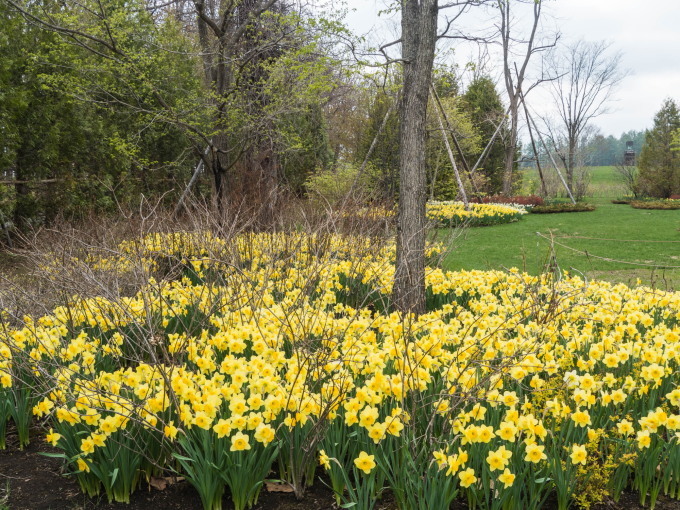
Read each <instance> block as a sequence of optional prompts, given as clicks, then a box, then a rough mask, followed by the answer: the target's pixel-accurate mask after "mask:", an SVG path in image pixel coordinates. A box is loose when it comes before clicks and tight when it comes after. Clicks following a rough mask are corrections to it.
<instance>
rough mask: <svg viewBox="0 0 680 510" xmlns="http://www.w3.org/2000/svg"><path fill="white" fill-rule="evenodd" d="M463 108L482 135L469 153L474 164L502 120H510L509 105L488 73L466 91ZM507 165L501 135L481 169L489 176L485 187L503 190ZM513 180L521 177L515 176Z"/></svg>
mask: <svg viewBox="0 0 680 510" xmlns="http://www.w3.org/2000/svg"><path fill="white" fill-rule="evenodd" d="M462 108H463V110H464V111H465V112H466V113H467V114H468V115H469V116H470V121H471V122H472V124H473V125H474V126H475V129H476V130H477V133H478V135H479V137H480V139H479V144H478V147H477V149H476V150H474V151H469V152H468V153H467V154H466V157H467V158H468V160H469V161H470V162H471V163H470V164H471V165H474V163H475V162H476V161H477V160H478V159H479V157H480V156H481V154H482V151H483V150H484V147H486V146H487V145H488V143H489V141H490V140H491V137H492V136H493V134H494V132H495V131H496V127H497V126H498V123H499V122H503V123H505V122H506V121H505V119H504V117H505V107H504V106H503V103H502V101H501V98H500V96H499V94H498V92H497V91H496V86H495V85H494V83H493V81H492V80H491V79H490V78H489V77H487V76H481V77H479V78H477V79H475V80H474V81H473V82H472V83H471V84H470V86H469V87H468V88H467V90H466V91H465V94H463V103H462ZM504 168H505V147H504V144H503V142H502V137H497V138H496V140H495V142H494V145H493V146H492V147H491V149H490V151H489V154H488V156H487V158H486V160H485V162H484V164H483V165H482V167H481V168H480V169H479V170H478V172H480V173H481V174H482V175H484V176H485V177H486V189H485V190H484V191H486V192H487V193H489V194H492V195H493V194H497V193H500V192H501V191H502V189H503V170H504ZM513 181H518V179H514V178H513Z"/></svg>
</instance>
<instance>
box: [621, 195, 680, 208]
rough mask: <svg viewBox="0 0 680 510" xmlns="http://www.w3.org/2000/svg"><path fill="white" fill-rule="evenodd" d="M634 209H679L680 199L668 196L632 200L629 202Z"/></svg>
mask: <svg viewBox="0 0 680 510" xmlns="http://www.w3.org/2000/svg"><path fill="white" fill-rule="evenodd" d="M630 206H631V207H633V208H634V209H662V210H666V211H671V210H675V209H680V200H678V199H675V198H668V199H663V200H650V201H646V200H634V201H632V202H631V203H630Z"/></svg>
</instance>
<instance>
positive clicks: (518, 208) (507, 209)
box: [427, 201, 527, 228]
mask: <svg viewBox="0 0 680 510" xmlns="http://www.w3.org/2000/svg"><path fill="white" fill-rule="evenodd" d="M526 213H527V209H526V208H525V207H524V206H522V205H517V204H474V203H472V204H470V209H469V210H465V206H464V205H463V203H462V202H434V201H433V202H428V203H427V217H428V218H429V219H430V220H432V221H434V223H435V224H436V225H437V226H439V227H445V228H451V227H457V226H460V225H465V226H471V227H480V226H488V225H498V224H501V223H511V222H513V221H519V219H520V218H521V217H522V216H523V215H525V214H526Z"/></svg>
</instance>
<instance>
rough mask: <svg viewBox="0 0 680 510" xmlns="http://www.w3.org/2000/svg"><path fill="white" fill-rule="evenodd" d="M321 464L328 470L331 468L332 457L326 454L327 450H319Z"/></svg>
mask: <svg viewBox="0 0 680 510" xmlns="http://www.w3.org/2000/svg"><path fill="white" fill-rule="evenodd" d="M319 464H320V465H321V466H323V468H324V469H325V470H326V471H328V470H329V469H330V468H331V459H330V457H329V456H328V455H326V451H325V450H321V451H320V452H319Z"/></svg>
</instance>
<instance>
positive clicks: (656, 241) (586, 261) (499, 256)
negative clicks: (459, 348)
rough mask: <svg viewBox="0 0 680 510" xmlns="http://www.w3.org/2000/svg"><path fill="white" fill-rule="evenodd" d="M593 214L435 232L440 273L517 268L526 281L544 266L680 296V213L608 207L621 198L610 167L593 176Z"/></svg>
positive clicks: (531, 216) (546, 216) (537, 216)
mask: <svg viewBox="0 0 680 510" xmlns="http://www.w3.org/2000/svg"><path fill="white" fill-rule="evenodd" d="M592 177H593V178H592V180H591V184H592V186H591V189H592V197H589V198H588V201H589V202H592V203H596V204H597V206H598V208H597V210H596V211H594V212H584V213H559V214H528V215H526V216H524V217H523V218H522V219H521V220H520V221H518V222H516V223H511V224H507V225H497V226H493V227H481V228H468V229H463V230H462V231H459V232H454V233H452V232H451V231H450V230H442V231H440V232H439V236H440V239H444V240H451V243H450V246H451V250H450V252H449V253H448V254H447V256H446V257H445V259H444V262H443V266H444V267H445V268H446V269H451V270H456V269H503V268H510V267H517V268H519V269H521V270H524V271H527V272H529V273H531V274H537V273H540V272H541V271H544V270H546V268H547V267H549V264H550V262H551V261H554V263H556V264H557V266H558V267H559V268H560V269H562V270H569V271H572V272H578V273H581V274H583V275H584V276H585V277H587V278H597V279H603V280H607V281H611V282H624V283H628V284H635V283H636V281H637V279H640V280H641V281H642V283H643V284H646V285H653V286H655V287H658V288H664V289H674V290H678V289H680V211H678V210H676V211H654V210H641V209H633V208H632V207H630V206H629V205H614V204H612V203H611V199H612V198H616V197H618V196H621V195H623V192H622V191H621V190H622V188H619V187H618V186H617V185H618V183H617V182H616V175H615V172H614V169H613V168H612V167H600V168H595V169H594V170H593V176H592Z"/></svg>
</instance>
